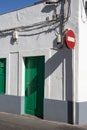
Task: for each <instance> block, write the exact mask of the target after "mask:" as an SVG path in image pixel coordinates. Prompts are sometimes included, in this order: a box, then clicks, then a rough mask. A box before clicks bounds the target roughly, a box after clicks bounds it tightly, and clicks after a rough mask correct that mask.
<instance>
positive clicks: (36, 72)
mask: <svg viewBox="0 0 87 130" xmlns="http://www.w3.org/2000/svg"><path fill="white" fill-rule="evenodd" d="M43 98H44V56H38V57H26V58H25V113H27V114H31V115H36V116H38V117H43Z"/></svg>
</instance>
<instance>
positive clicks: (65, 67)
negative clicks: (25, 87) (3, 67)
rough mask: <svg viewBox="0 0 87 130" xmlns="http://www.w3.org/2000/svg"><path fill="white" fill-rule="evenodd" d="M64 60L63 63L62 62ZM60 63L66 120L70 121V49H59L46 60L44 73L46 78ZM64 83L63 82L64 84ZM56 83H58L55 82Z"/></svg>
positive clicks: (71, 112)
mask: <svg viewBox="0 0 87 130" xmlns="http://www.w3.org/2000/svg"><path fill="white" fill-rule="evenodd" d="M64 61H65V63H64ZM60 64H62V84H63V86H62V87H63V88H62V90H63V92H62V93H63V95H64V86H65V87H66V95H65V98H66V99H65V100H66V101H68V106H67V107H68V122H69V123H72V120H73V119H72V117H73V116H72V115H73V109H72V108H73V104H72V101H73V99H72V97H73V95H72V92H73V83H72V79H73V74H72V50H69V49H67V48H63V49H60V50H59V51H58V52H56V53H55V54H54V55H53V56H52V57H51V58H49V60H48V61H47V62H46V69H47V70H46V74H45V78H48V77H49V76H50V75H51V74H52V73H53V72H54V71H55V70H56V69H57V68H58V67H59V66H60ZM64 83H65V84H64ZM57 85H58V84H57Z"/></svg>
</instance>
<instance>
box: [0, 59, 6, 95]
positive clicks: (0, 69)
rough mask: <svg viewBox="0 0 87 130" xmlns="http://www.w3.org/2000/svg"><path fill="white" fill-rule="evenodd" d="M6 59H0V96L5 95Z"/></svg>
mask: <svg viewBox="0 0 87 130" xmlns="http://www.w3.org/2000/svg"><path fill="white" fill-rule="evenodd" d="M5 80H6V59H0V94H4V93H5V82H6V81H5Z"/></svg>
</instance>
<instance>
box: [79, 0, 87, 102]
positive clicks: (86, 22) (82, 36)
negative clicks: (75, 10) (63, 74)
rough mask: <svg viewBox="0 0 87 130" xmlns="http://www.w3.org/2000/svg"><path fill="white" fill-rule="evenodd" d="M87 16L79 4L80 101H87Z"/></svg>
mask: <svg viewBox="0 0 87 130" xmlns="http://www.w3.org/2000/svg"><path fill="white" fill-rule="evenodd" d="M86 57H87V16H86V15H85V10H84V8H83V4H82V0H80V4H79V85H78V101H80V102H81V101H87V59H86Z"/></svg>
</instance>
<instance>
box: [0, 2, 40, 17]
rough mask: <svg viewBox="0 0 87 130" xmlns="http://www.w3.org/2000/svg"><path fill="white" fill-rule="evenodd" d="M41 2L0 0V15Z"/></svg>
mask: <svg viewBox="0 0 87 130" xmlns="http://www.w3.org/2000/svg"><path fill="white" fill-rule="evenodd" d="M39 1H41V0H0V15H1V14H4V13H7V12H11V11H14V10H17V9H21V8H23V7H26V6H29V5H32V4H33V3H35V2H39Z"/></svg>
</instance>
